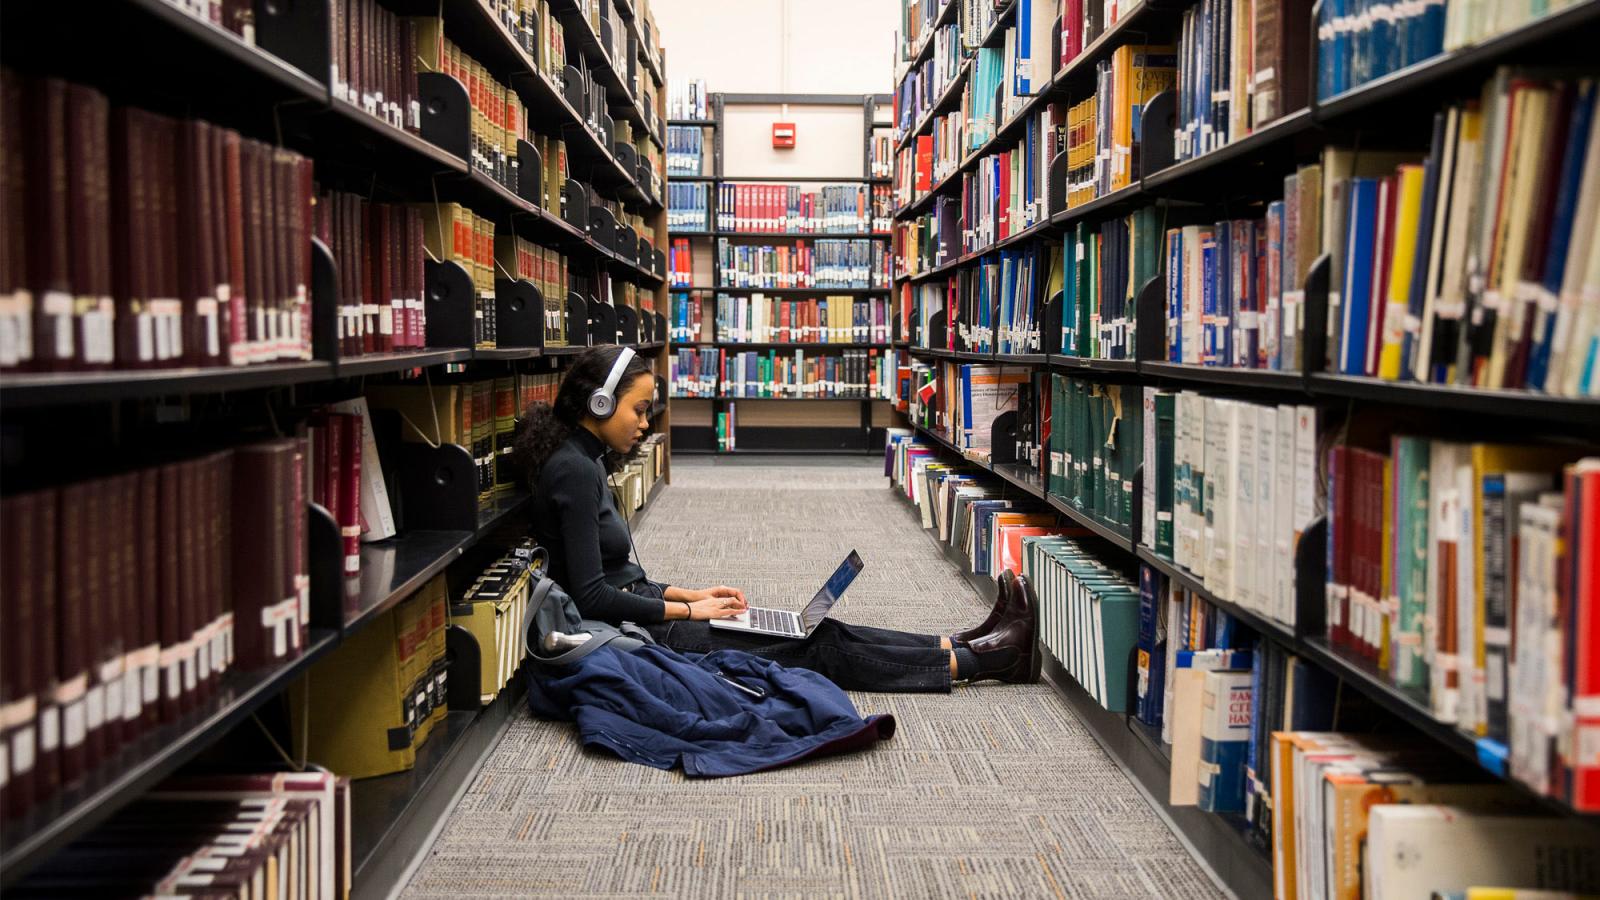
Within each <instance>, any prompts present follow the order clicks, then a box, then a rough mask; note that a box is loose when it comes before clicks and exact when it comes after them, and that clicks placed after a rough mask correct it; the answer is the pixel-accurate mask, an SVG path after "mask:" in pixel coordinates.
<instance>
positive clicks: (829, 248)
mask: <svg viewBox="0 0 1600 900" xmlns="http://www.w3.org/2000/svg"><path fill="white" fill-rule="evenodd" d="M888 264H889V254H888V253H886V252H884V246H883V242H882V241H877V240H872V239H870V238H860V239H855V240H836V239H835V240H830V239H825V238H822V239H817V240H813V241H810V242H807V241H804V240H801V241H796V242H794V243H793V244H785V245H782V246H773V245H770V244H766V245H761V244H735V243H733V242H731V241H729V240H728V239H727V238H718V239H717V265H718V268H719V271H720V272H721V273H722V275H721V278H722V284H720V285H719V287H732V288H745V287H749V288H812V287H815V288H850V289H856V290H869V289H872V288H881V287H885V286H887V285H888V283H889V272H888Z"/></svg>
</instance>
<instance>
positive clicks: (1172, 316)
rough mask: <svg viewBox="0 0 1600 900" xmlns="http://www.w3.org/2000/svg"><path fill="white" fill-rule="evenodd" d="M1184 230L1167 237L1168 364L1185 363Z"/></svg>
mask: <svg viewBox="0 0 1600 900" xmlns="http://www.w3.org/2000/svg"><path fill="white" fill-rule="evenodd" d="M1183 274H1184V273H1183V229H1181V228H1179V229H1175V230H1174V231H1173V232H1172V233H1171V234H1170V235H1168V237H1167V362H1174V363H1181V362H1183Z"/></svg>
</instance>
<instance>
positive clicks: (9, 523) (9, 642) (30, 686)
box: [0, 494, 55, 817]
mask: <svg viewBox="0 0 1600 900" xmlns="http://www.w3.org/2000/svg"><path fill="white" fill-rule="evenodd" d="M44 499H45V498H44V495H41V494H18V495H14V496H10V497H6V498H3V499H0V529H3V530H4V532H5V535H6V539H5V540H4V541H0V591H3V592H4V594H5V597H6V602H4V603H0V741H5V745H6V747H7V749H8V752H7V754H6V760H7V763H6V764H7V766H8V771H7V773H6V783H5V787H4V789H3V790H0V800H3V802H0V814H3V815H5V816H7V817H11V816H16V815H20V814H21V813H23V812H24V811H26V810H27V809H28V807H30V806H32V805H33V791H34V785H33V780H34V769H35V764H36V760H37V759H38V742H39V736H38V726H39V722H38V708H39V701H38V698H37V697H36V696H35V694H36V692H37V690H38V673H39V665H40V660H39V659H38V658H37V656H36V655H35V652H34V640H33V629H34V617H35V616H37V615H39V613H40V610H39V603H38V601H37V597H36V595H35V590H36V588H37V587H38V576H37V574H36V573H35V571H34V567H35V566H36V565H38V562H39V556H40V553H39V547H38V544H39V543H40V542H48V541H53V540H54V539H55V536H54V535H53V534H52V535H44V534H40V533H39V531H38V527H39V522H38V517H39V516H38V508H39V506H40V504H41V503H42V502H44Z"/></svg>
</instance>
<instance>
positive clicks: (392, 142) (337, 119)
mask: <svg viewBox="0 0 1600 900" xmlns="http://www.w3.org/2000/svg"><path fill="white" fill-rule="evenodd" d="M313 122H314V123H315V125H316V126H318V127H320V128H321V129H324V130H327V131H336V132H342V134H341V133H336V134H331V135H323V136H325V137H329V138H333V139H337V138H341V137H354V138H356V139H357V140H362V141H365V142H370V143H373V144H382V145H383V146H385V147H387V148H390V149H393V150H399V151H401V152H403V153H405V154H406V156H407V157H408V161H414V162H419V163H421V164H423V165H427V166H432V167H434V168H432V169H431V170H430V171H429V173H428V174H449V175H466V174H467V171H468V166H467V161H466V160H464V159H462V158H461V157H459V156H456V155H455V154H454V153H451V152H450V151H448V150H446V149H444V148H443V147H440V146H438V145H437V144H434V143H433V142H432V141H429V140H426V139H424V138H423V137H422V136H421V135H419V134H413V133H411V132H409V131H406V130H405V129H403V128H396V127H395V126H394V125H393V124H391V123H390V122H388V121H387V120H385V119H380V118H378V117H377V116H373V115H368V114H367V113H366V111H365V110H362V109H359V108H357V107H356V106H355V105H354V104H352V103H350V102H348V101H346V100H329V102H328V104H327V106H325V107H323V108H322V109H320V110H318V111H317V113H316V114H315V115H314V116H313ZM314 155H315V154H313V156H314Z"/></svg>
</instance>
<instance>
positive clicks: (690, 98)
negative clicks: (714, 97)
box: [667, 78, 711, 122]
mask: <svg viewBox="0 0 1600 900" xmlns="http://www.w3.org/2000/svg"><path fill="white" fill-rule="evenodd" d="M667 118H669V119H688V120H693V121H696V122H704V121H707V120H709V119H710V118H711V95H710V94H708V93H706V81H705V79H704V78H670V79H668V80H667Z"/></svg>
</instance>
